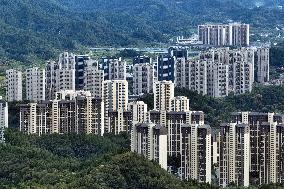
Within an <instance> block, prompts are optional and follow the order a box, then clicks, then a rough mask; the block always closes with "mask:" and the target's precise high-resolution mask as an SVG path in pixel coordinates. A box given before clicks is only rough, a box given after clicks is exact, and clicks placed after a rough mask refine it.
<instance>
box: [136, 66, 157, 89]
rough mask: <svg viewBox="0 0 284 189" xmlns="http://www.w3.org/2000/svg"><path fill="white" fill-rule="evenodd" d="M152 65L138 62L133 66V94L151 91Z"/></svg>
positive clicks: (153, 78)
mask: <svg viewBox="0 0 284 189" xmlns="http://www.w3.org/2000/svg"><path fill="white" fill-rule="evenodd" d="M155 80H156V79H155V77H154V65H153V64H149V63H139V64H134V66H133V94H134V95H141V94H148V93H152V92H153V85H154V81H155Z"/></svg>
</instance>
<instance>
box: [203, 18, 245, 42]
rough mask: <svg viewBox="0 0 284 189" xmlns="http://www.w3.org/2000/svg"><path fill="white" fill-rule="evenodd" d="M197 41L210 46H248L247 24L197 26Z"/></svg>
mask: <svg viewBox="0 0 284 189" xmlns="http://www.w3.org/2000/svg"><path fill="white" fill-rule="evenodd" d="M198 36H199V41H201V42H202V43H203V44H204V45H212V46H249V44H250V41H249V37H250V26H249V25H248V24H241V23H231V24H205V25H199V26H198Z"/></svg>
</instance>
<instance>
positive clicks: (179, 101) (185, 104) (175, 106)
mask: <svg viewBox="0 0 284 189" xmlns="http://www.w3.org/2000/svg"><path fill="white" fill-rule="evenodd" d="M170 110H171V111H176V112H186V111H189V99H188V98H187V97H186V96H176V97H174V98H172V99H171V107H170Z"/></svg>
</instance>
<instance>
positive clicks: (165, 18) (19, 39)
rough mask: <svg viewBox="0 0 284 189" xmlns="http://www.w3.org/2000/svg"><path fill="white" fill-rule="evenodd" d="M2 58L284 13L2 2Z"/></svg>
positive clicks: (213, 0) (206, 5)
mask: <svg viewBox="0 0 284 189" xmlns="http://www.w3.org/2000/svg"><path fill="white" fill-rule="evenodd" d="M0 10H1V11H0V41H1V42H0V57H2V58H1V60H3V58H4V57H6V58H9V59H14V60H19V61H23V62H27V63H30V62H34V61H37V60H42V59H49V58H51V57H53V56H54V54H55V53H57V52H58V51H62V50H74V49H78V48H80V47H86V46H87V47H95V46H145V45H147V46H149V45H156V44H159V43H160V42H161V43H166V42H167V41H168V39H169V38H171V37H173V36H177V35H189V34H190V33H191V32H192V31H196V26H197V25H198V24H201V23H205V22H228V21H243V22H247V23H251V24H252V25H253V27H261V28H263V27H264V26H268V27H270V26H272V27H274V25H276V24H278V23H282V22H283V11H281V10H276V11H275V10H273V11H272V10H267V9H253V10H251V9H247V8H245V7H242V6H240V5H239V4H238V3H236V2H234V3H230V4H228V3H226V2H220V1H218V0H135V1H130V0H109V1H105V0H96V1H94V0H2V1H1V4H0Z"/></svg>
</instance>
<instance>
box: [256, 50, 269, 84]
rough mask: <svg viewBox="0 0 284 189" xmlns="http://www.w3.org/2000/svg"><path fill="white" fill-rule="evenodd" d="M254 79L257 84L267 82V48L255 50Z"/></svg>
mask: <svg viewBox="0 0 284 189" xmlns="http://www.w3.org/2000/svg"><path fill="white" fill-rule="evenodd" d="M256 60H257V63H256V67H257V73H256V79H257V82H259V83H266V82H269V65H270V59H269V48H265V47H263V48H257V50H256Z"/></svg>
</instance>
